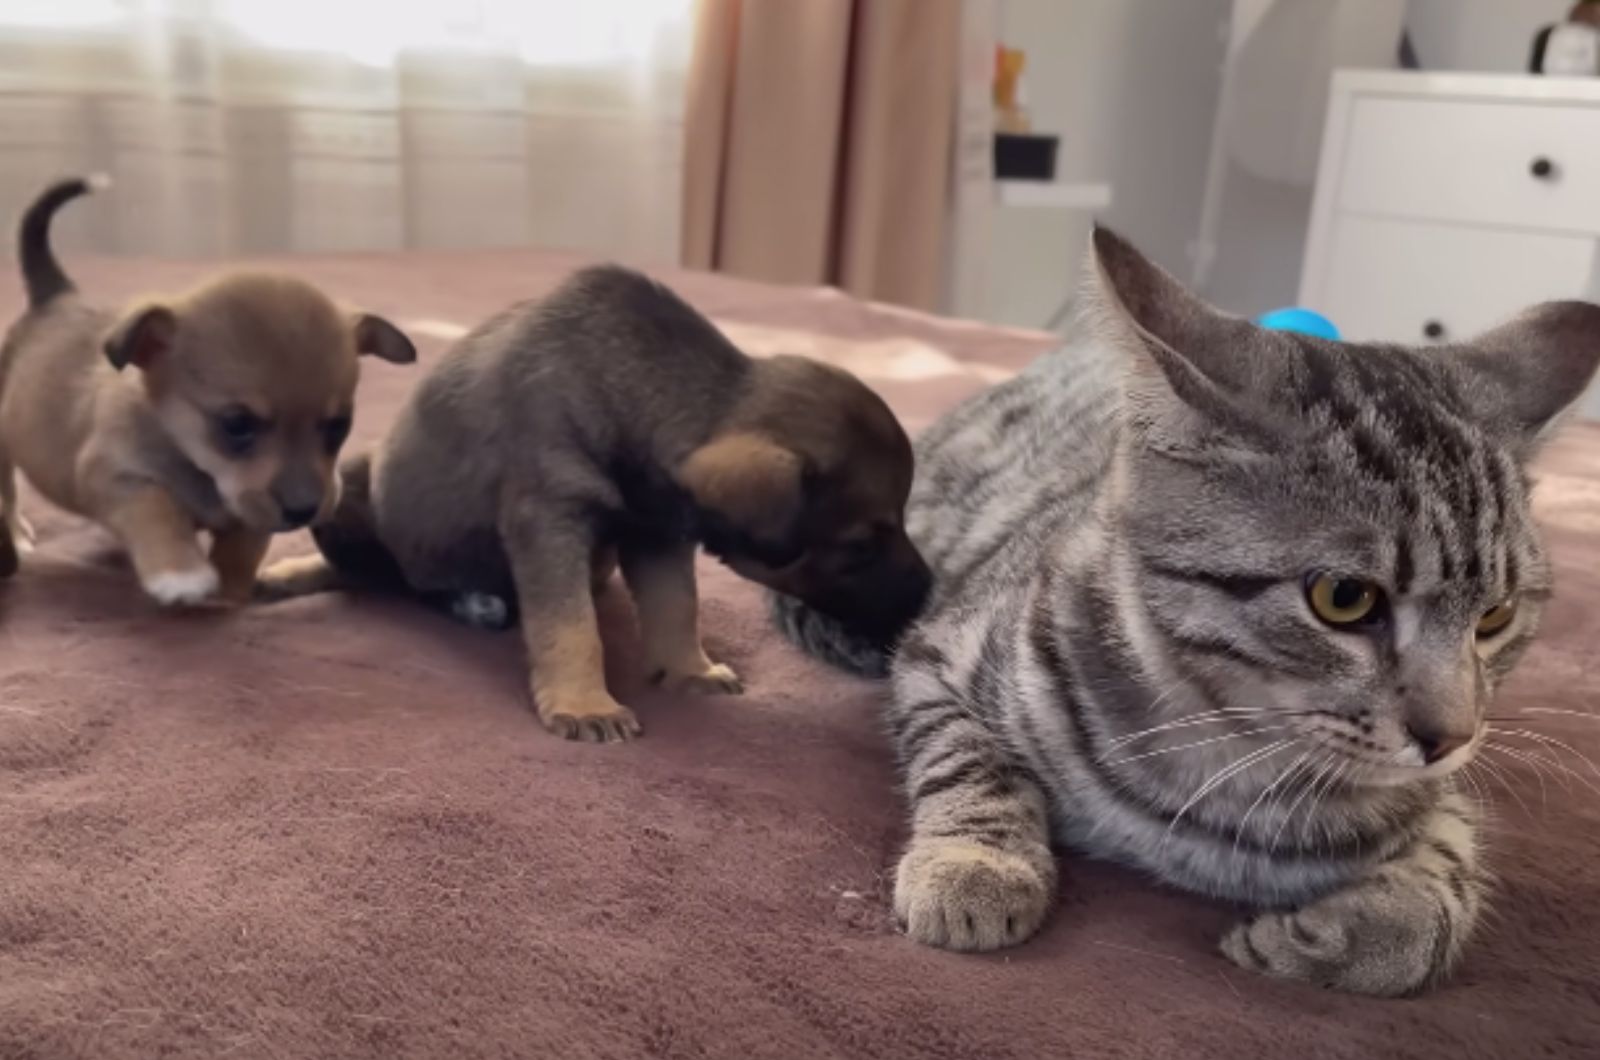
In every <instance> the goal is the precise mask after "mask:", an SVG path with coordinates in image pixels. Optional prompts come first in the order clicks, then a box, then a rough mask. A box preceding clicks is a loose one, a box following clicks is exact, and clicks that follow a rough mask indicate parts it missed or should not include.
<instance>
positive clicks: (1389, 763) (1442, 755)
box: [1317, 725, 1488, 788]
mask: <svg viewBox="0 0 1600 1060" xmlns="http://www.w3.org/2000/svg"><path fill="white" fill-rule="evenodd" d="M1487 731H1488V730H1487V727H1486V726H1483V725H1480V726H1478V729H1477V731H1476V732H1475V733H1474V734H1473V736H1472V738H1471V739H1470V740H1468V741H1466V742H1464V743H1460V744H1456V745H1453V746H1450V747H1448V748H1441V747H1439V746H1438V745H1437V744H1432V743H1430V742H1428V741H1425V740H1417V739H1414V738H1413V739H1408V740H1407V741H1406V742H1405V743H1404V744H1401V745H1400V746H1398V747H1396V748H1394V749H1390V750H1385V749H1384V748H1382V747H1379V746H1373V745H1371V744H1370V742H1368V743H1358V742H1354V741H1349V740H1348V739H1347V740H1339V739H1333V738H1330V737H1329V735H1328V734H1327V733H1325V732H1324V733H1318V734H1317V735H1318V743H1320V744H1321V745H1322V746H1323V747H1325V748H1326V749H1327V750H1329V751H1332V752H1334V753H1336V754H1337V755H1339V756H1340V757H1342V758H1344V759H1345V760H1346V761H1348V762H1349V763H1350V765H1349V768H1348V774H1349V780H1350V782H1351V783H1353V784H1357V785H1362V786H1368V787H1376V788H1392V787H1400V786H1403V785H1406V784H1415V783H1417V782H1418V781H1424V780H1440V779H1443V778H1444V777H1447V776H1449V775H1450V774H1452V773H1455V772H1456V771H1458V770H1460V769H1462V768H1464V767H1465V766H1466V765H1467V764H1468V763H1470V762H1471V761H1472V759H1473V757H1474V756H1476V755H1477V753H1478V748H1479V747H1480V746H1481V745H1482V744H1483V740H1484V736H1485V734H1486V732H1487Z"/></svg>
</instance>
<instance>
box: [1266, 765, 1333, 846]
mask: <svg viewBox="0 0 1600 1060" xmlns="http://www.w3.org/2000/svg"><path fill="white" fill-rule="evenodd" d="M1338 762H1339V759H1338V756H1337V755H1335V754H1334V753H1333V752H1332V751H1329V752H1327V753H1326V755H1325V757H1324V758H1323V759H1322V764H1321V765H1320V766H1319V767H1318V768H1317V770H1316V772H1315V773H1314V774H1313V775H1312V776H1311V779H1310V780H1309V781H1307V782H1306V785H1305V787H1303V788H1301V789H1300V794H1298V795H1296V796H1295V797H1294V801H1293V802H1291V803H1290V804H1289V808H1288V810H1286V811H1284V815H1283V820H1281V821H1279V822H1278V830H1277V831H1276V832H1273V833H1272V845H1271V849H1272V850H1273V852H1276V851H1277V849H1278V840H1280V839H1282V838H1283V832H1284V829H1285V828H1287V827H1288V826H1289V822H1290V821H1292V820H1294V814H1295V811H1296V810H1298V809H1299V808H1300V804H1301V803H1302V802H1304V801H1305V798H1306V796H1307V795H1309V794H1311V790H1312V789H1313V788H1315V787H1316V786H1317V784H1318V783H1319V782H1320V781H1321V780H1322V776H1323V774H1324V773H1326V772H1328V771H1329V770H1331V769H1332V768H1333V767H1334V766H1335V765H1337V764H1338Z"/></svg>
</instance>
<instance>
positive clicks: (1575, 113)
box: [1337, 95, 1600, 234]
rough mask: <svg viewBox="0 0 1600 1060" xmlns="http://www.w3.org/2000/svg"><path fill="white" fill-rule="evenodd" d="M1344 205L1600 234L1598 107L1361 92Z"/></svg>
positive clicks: (1354, 109)
mask: <svg viewBox="0 0 1600 1060" xmlns="http://www.w3.org/2000/svg"><path fill="white" fill-rule="evenodd" d="M1339 179H1340V189H1339V197H1338V200H1337V209H1339V210H1342V211H1358V212H1362V213H1372V214H1382V215H1388V216H1398V217H1417V218H1432V219H1437V220H1444V221H1465V222H1470V223H1475V224H1486V225H1511V226H1516V227H1521V228H1537V229H1545V230H1550V231H1563V232H1589V233H1595V234H1600V107H1593V106H1587V107H1586V106H1580V105H1574V104H1562V103H1557V102H1525V103H1524V102H1512V103H1504V102H1500V103H1496V102H1480V101H1476V100H1455V99H1404V98H1385V97H1382V96H1360V95H1358V96H1356V97H1355V98H1354V100H1353V101H1352V104H1351V112H1350V124H1349V129H1348V133H1347V139H1346V146H1345V156H1344V166H1343V172H1342V173H1341V174H1340V177H1339Z"/></svg>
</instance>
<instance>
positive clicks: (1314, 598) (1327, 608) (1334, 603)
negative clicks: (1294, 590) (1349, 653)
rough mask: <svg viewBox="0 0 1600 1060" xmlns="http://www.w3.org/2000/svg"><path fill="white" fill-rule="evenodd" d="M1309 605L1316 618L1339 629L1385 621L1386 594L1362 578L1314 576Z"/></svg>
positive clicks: (1310, 580) (1309, 582)
mask: <svg viewBox="0 0 1600 1060" xmlns="http://www.w3.org/2000/svg"><path fill="white" fill-rule="evenodd" d="M1306 601H1307V602H1308V603H1310V605H1311V612H1312V614H1314V615H1316V616H1317V617H1318V618H1320V619H1321V620H1322V621H1324V622H1326V623H1327V624H1328V625H1330V626H1333V627H1334V628H1336V629H1343V628H1348V627H1350V626H1361V625H1369V624H1371V623H1373V622H1376V621H1377V620H1378V619H1379V618H1381V617H1383V590H1382V589H1380V588H1378V587H1377V586H1376V585H1374V584H1372V583H1371V582H1369V581H1366V580H1365V579H1362V578H1341V577H1339V576H1338V575H1336V574H1313V575H1311V576H1310V577H1309V578H1307V579H1306Z"/></svg>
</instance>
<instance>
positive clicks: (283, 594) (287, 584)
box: [251, 553, 338, 604]
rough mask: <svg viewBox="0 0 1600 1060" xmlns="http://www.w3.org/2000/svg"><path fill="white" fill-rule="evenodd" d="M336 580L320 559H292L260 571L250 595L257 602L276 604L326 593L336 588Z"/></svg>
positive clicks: (283, 560)
mask: <svg viewBox="0 0 1600 1060" xmlns="http://www.w3.org/2000/svg"><path fill="white" fill-rule="evenodd" d="M337 578H338V575H337V574H336V573H335V571H334V569H333V568H332V567H330V566H328V563H327V561H326V560H324V559H323V558H322V557H321V556H320V555H317V554H315V553H313V554H311V555H309V556H292V557H290V558H289V559H280V560H278V562H276V563H274V564H272V565H271V566H268V567H265V568H263V569H262V570H260V571H257V572H256V577H255V584H254V585H253V586H252V589H251V592H252V595H253V598H254V599H255V600H256V601H257V602H259V603H264V604H275V603H281V602H282V601H284V600H293V599H294V598H295V597H298V596H309V595H311V594H312V593H321V592H327V591H328V590H329V589H332V588H334V587H335V586H336V584H337Z"/></svg>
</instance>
